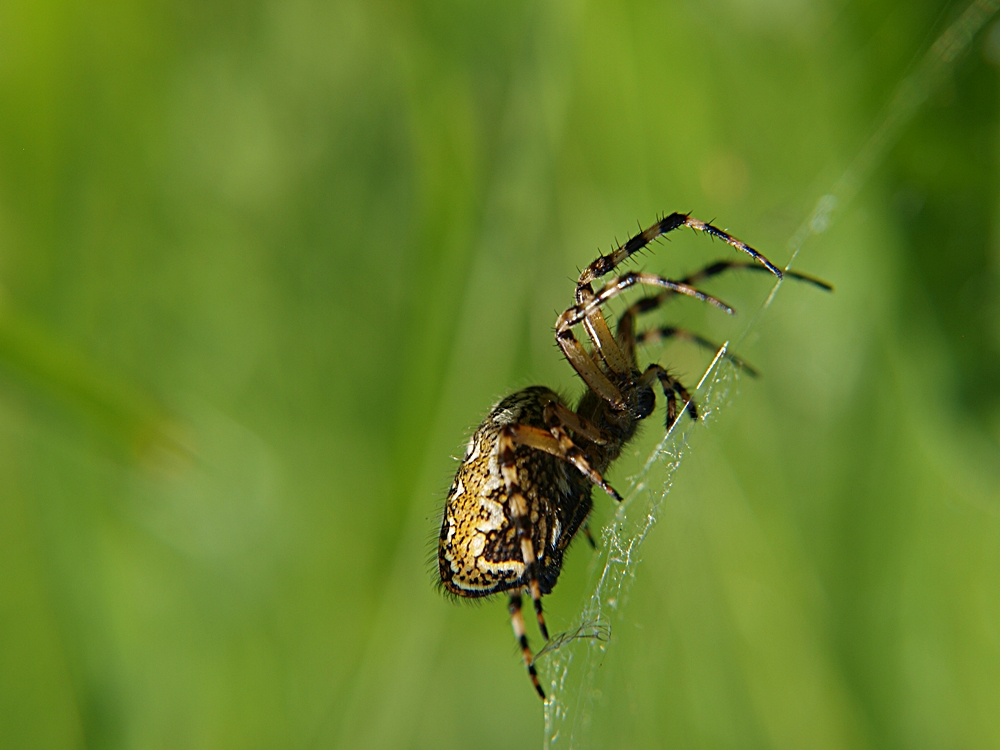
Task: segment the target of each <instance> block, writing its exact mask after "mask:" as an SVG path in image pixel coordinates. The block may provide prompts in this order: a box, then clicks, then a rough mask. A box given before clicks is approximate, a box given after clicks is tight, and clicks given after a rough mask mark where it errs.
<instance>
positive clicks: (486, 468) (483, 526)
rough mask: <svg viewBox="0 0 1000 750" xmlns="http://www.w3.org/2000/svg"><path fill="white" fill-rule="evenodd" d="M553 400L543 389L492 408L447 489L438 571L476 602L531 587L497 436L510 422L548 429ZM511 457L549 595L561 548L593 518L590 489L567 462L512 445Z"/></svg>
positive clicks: (540, 580)
mask: <svg viewBox="0 0 1000 750" xmlns="http://www.w3.org/2000/svg"><path fill="white" fill-rule="evenodd" d="M550 403H560V404H562V401H561V400H560V399H559V396H558V395H556V394H555V393H554V392H553V391H551V390H549V389H548V388H544V387H540V386H538V387H532V388H526V389H524V390H522V391H518V392H517V393H513V394H511V395H510V396H507V397H506V398H504V399H503V400H502V401H500V402H499V403H498V404H497V405H496V406H494V407H493V408H492V409H491V410H490V413H489V415H488V416H487V417H486V419H485V420H484V421H483V423H482V424H481V425H480V426H479V428H478V429H477V430H476V432H475V433H474V434H473V436H472V438H471V439H470V440H469V444H468V447H467V448H466V452H465V457H464V458H463V459H462V463H461V465H460V466H459V468H458V471H457V472H456V474H455V479H454V481H453V482H452V485H451V489H450V490H449V491H448V498H447V501H446V503H445V509H444V518H443V519H442V522H441V534H440V538H439V541H438V573H439V575H440V579H441V583H442V585H443V586H444V587H445V589H447V590H448V591H449V592H451V593H453V594H456V595H458V596H463V597H481V596H489V595H490V594H495V593H499V592H501V591H507V590H510V589H519V588H521V587H523V586H526V585H527V584H528V576H527V571H526V567H525V564H524V558H523V556H522V549H521V541H520V540H519V538H518V532H517V525H516V522H515V517H514V516H515V513H514V512H512V507H511V503H510V499H509V498H508V494H507V489H506V487H505V484H504V479H503V476H502V471H501V450H502V447H501V444H502V442H503V441H502V440H501V433H502V432H503V430H504V428H505V427H506V426H507V425H514V424H517V425H527V426H530V427H536V428H540V429H545V418H544V412H545V407H546V406H547V405H548V404H550ZM513 458H514V466H515V468H516V472H517V478H518V481H519V484H520V489H521V493H522V495H523V498H524V501H525V503H526V506H527V512H526V516H527V521H528V529H529V536H530V538H531V542H532V546H533V548H534V550H535V555H536V559H537V563H536V572H537V577H538V584H539V587H540V589H541V592H542V593H543V594H547V593H549V592H550V591H551V590H552V587H553V586H554V585H555V583H556V580H557V579H558V577H559V572H560V569H561V567H562V558H563V553H564V552H565V550H566V547H567V546H568V545H569V543H570V541H572V538H573V536H574V534H576V532H577V530H578V529H579V528H580V526H581V524H582V523H583V522H584V520H585V519H586V517H587V515H588V514H589V513H590V509H591V507H592V500H591V496H590V495H591V484H590V482H589V481H588V480H587V479H585V478H584V477H583V476H582V475H580V473H579V472H578V471H577V470H576V469H575V468H574V467H573V466H572V465H570V464H569V463H567V462H566V461H564V460H561V459H559V458H557V457H556V456H553V455H550V454H548V453H545V452H543V451H539V450H535V449H534V448H532V447H530V446H528V445H518V446H516V448H514V455H513Z"/></svg>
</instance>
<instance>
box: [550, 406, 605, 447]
mask: <svg viewBox="0 0 1000 750" xmlns="http://www.w3.org/2000/svg"><path fill="white" fill-rule="evenodd" d="M553 415H554V416H553ZM542 419H544V420H545V424H549V420H550V419H558V420H559V422H560V423H562V424H563V426H565V427H569V428H570V429H571V430H573V432H575V433H576V434H577V435H580V436H581V437H583V438H585V439H586V440H588V441H589V442H591V443H596V444H597V445H607V444H608V443H609V442H610V440H611V436H610V435H608V434H607V433H606V432H604V430H602V429H600V428H599V427H597V426H596V425H594V424H591V423H590V421H589V420H586V419H584V418H583V417H581V416H580V415H579V414H577V413H576V412H575V411H573V410H572V409H570V408H569V407H568V406H566V405H565V404H562V403H560V402H558V401H549V403H548V404H546V405H545V410H544V411H543V412H542Z"/></svg>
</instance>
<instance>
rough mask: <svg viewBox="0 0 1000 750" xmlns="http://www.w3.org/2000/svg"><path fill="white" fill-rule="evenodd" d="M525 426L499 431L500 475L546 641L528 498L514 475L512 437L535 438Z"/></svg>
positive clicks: (536, 435)
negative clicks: (505, 489) (505, 488)
mask: <svg viewBox="0 0 1000 750" xmlns="http://www.w3.org/2000/svg"><path fill="white" fill-rule="evenodd" d="M526 427H527V425H506V426H505V427H504V428H503V430H501V432H500V474H501V475H502V476H503V480H504V484H505V485H506V487H507V507H508V509H509V510H510V515H511V520H512V521H513V522H514V528H515V529H517V539H518V542H519V543H520V545H521V560H522V561H523V562H524V572H525V574H526V577H527V579H528V591H529V592H530V593H531V599H532V600H533V601H534V602H535V612H536V613H537V614H538V618H539V623H538V624H539V627H540V628H541V630H542V636H544V638H545V640H548V639H549V635H548V629H547V628H546V627H545V618H544V617H542V614H541V612H542V591H541V589H540V588H539V586H538V559H537V556H536V554H535V545H534V543H533V542H532V541H531V529H530V528H529V519H528V501H527V500H526V499H525V497H524V493H523V492H521V483H520V481H519V480H518V478H517V462H516V461H515V459H514V444H515V442H517V441H516V439H515V436H516V435H518V434H520V435H521V437H522V439H524V440H532V439H535V440H538V439H539V436H538V434H537V433H535V434H534V436H533V437H532V436H530V435H531V433H529V432H528V431H527V430H526V429H525V428H526ZM535 429H536V430H537V431H538V432H539V433H542V435H545V436H546V437H548V438H550V439H551V436H550V435H548V434H547V433H545V431H544V430H542V429H540V428H535Z"/></svg>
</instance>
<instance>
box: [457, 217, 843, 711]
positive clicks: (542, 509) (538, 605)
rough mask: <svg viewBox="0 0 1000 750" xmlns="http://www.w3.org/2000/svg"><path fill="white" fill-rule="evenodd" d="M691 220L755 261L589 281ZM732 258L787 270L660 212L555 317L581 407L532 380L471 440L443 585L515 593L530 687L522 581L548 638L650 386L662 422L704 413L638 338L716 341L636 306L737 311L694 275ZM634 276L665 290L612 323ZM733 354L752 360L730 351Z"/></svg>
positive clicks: (515, 618)
mask: <svg viewBox="0 0 1000 750" xmlns="http://www.w3.org/2000/svg"><path fill="white" fill-rule="evenodd" d="M685 226H686V227H690V228H691V229H694V230H696V231H699V232H704V233H706V234H709V235H711V236H713V237H717V238H719V239H721V240H723V241H724V242H726V243H728V244H729V245H731V246H733V247H734V248H737V249H738V250H741V251H743V252H744V253H746V254H748V255H749V256H750V257H751V258H752V259H753V260H752V261H726V260H722V261H717V262H715V263H712V264H711V265H709V266H706V267H705V268H703V269H702V270H701V271H698V272H697V273H695V274H692V275H691V276H688V277H686V278H684V279H681V280H680V281H671V280H670V279H666V278H663V277H661V276H655V275H653V274H649V273H638V272H629V273H626V274H624V275H622V276H619V277H618V278H617V279H615V280H614V281H612V282H610V283H608V284H606V285H605V286H604V287H603V288H601V289H600V290H599V291H595V290H594V287H593V282H595V281H597V280H598V279H600V278H601V277H602V276H604V275H605V274H608V273H611V272H612V271H613V270H614V269H615V268H616V267H617V266H619V265H620V264H621V263H622V262H624V261H625V260H626V259H628V258H629V257H630V256H631V255H633V254H634V253H635V252H637V251H639V250H641V249H642V248H643V247H645V246H646V245H648V244H649V243H650V242H652V241H653V240H655V239H656V238H657V237H660V236H662V235H664V234H667V233H668V232H671V231H673V230H675V229H678V228H680V227H685ZM736 268H745V269H750V270H756V271H766V272H770V273H772V274H774V276H776V277H777V278H779V279H780V278H782V276H783V274H782V272H781V271H779V270H778V269H777V268H776V267H775V266H774V265H773V264H772V263H771V262H770V261H769V260H768V259H767V258H765V257H764V256H763V255H761V254H760V253H758V252H757V251H756V250H754V249H753V248H752V247H749V246H748V245H746V244H744V243H743V242H741V241H740V240H738V239H736V238H735V237H733V236H732V235H730V234H728V233H726V232H724V231H722V230H721V229H719V228H717V227H714V226H712V225H711V224H706V223H704V222H701V221H698V220H697V219H695V218H693V217H691V216H690V215H688V214H679V213H673V214H670V216H667V217H665V218H663V219H661V220H660V221H658V222H657V223H656V224H654V225H653V226H651V227H649V228H648V229H646V230H644V231H642V232H640V233H639V234H637V235H635V236H634V237H632V238H631V239H629V241H628V242H626V243H625V244H624V245H622V246H621V247H619V248H617V249H616V250H615V251H614V252H612V253H611V254H610V255H602V256H600V257H599V258H597V260H595V261H594V262H593V263H591V264H590V265H589V266H587V268H585V269H584V271H583V272H582V273H581V274H580V277H579V279H578V281H577V283H576V303H575V304H574V305H573V306H572V307H570V308H569V309H568V310H566V311H565V312H564V313H563V314H562V315H560V316H559V317H558V319H557V320H556V325H555V335H556V342H557V343H558V344H559V347H560V348H561V349H562V351H563V354H565V356H566V359H567V360H569V363H570V364H571V365H572V366H573V369H575V370H576V372H577V374H578V375H579V376H580V377H581V378H582V379H583V382H584V383H585V384H586V385H587V390H586V392H585V393H584V394H583V396H582V397H581V399H580V401H579V403H578V404H577V407H576V410H575V411H574V410H572V409H570V408H569V406H567V404H566V403H564V402H563V400H562V399H561V398H560V397H559V396H558V395H557V394H556V393H555V392H553V391H551V390H549V389H548V388H545V387H544V386H534V387H531V388H525V389H523V390H520V391H518V392H516V393H513V394H511V395H510V396H507V397H506V398H504V399H503V400H502V401H500V402H499V403H498V404H497V405H496V406H494V407H493V408H492V409H491V410H490V413H489V415H488V416H487V417H486V419H485V421H484V422H483V423H482V424H481V425H480V426H479V428H478V429H477V430H476V432H475V434H473V436H472V438H471V439H470V440H469V444H468V447H467V449H466V451H465V457H464V458H463V459H462V462H461V465H460V466H459V467H458V472H457V473H456V475H455V480H454V482H453V483H452V485H451V489H450V490H449V492H448V498H447V501H446V503H445V509H444V519H443V521H442V523H441V534H440V537H439V541H438V574H439V576H440V580H441V584H442V586H443V587H444V588H445V589H446V590H447V591H448V592H450V593H452V594H455V595H457V596H462V597H483V596H489V595H491V594H496V593H500V592H503V591H509V592H510V603H509V608H510V616H511V622H512V624H513V628H514V635H515V637H516V638H517V640H518V643H519V645H520V648H521V652H522V654H523V657H524V662H525V665H526V666H527V668H528V673H529V675H530V677H531V681H532V683H533V684H534V686H535V690H537V691H538V694H539V695H540V696H541V697H542V699H543V700H544V698H545V693H544V691H543V690H542V687H541V685H540V684H539V682H538V674H537V672H536V671H535V666H534V663H533V658H532V654H531V650H530V648H529V646H528V638H527V635H526V633H525V626H524V617H523V616H522V614H521V592H522V591H523V590H524V589H527V590H528V592H529V593H530V595H531V599H532V601H533V603H534V609H535V614H536V616H537V619H538V626H539V628H540V630H541V633H542V636H543V637H544V638H545V639H546V640H548V638H549V634H548V628H547V627H546V625H545V618H544V616H543V615H542V596H544V595H545V594H548V593H550V592H551V591H552V588H553V586H555V584H556V580H557V579H558V577H559V572H560V569H561V567H562V559H563V554H564V553H565V551H566V548H567V547H568V546H569V544H570V542H571V541H572V539H573V537H574V536H575V535H576V533H577V531H579V530H580V529H581V527H584V529H585V522H586V519H587V516H588V515H589V513H590V510H591V507H592V505H593V502H592V500H591V497H590V493H591V487H592V486H594V485H596V486H598V487H600V488H601V489H603V490H604V491H605V492H607V493H608V494H609V495H611V497H613V498H614V499H615V500H618V501H620V500H621V499H622V498H621V496H620V495H619V494H618V492H616V491H615V490H614V488H612V487H611V485H609V484H608V483H607V482H606V481H605V480H604V476H603V475H604V472H605V471H606V470H607V469H608V467H609V466H610V465H611V463H612V462H613V461H614V460H615V459H616V458H617V457H618V456H619V455H620V454H621V452H622V448H623V447H624V446H625V444H626V443H627V442H628V441H629V440H631V439H632V437H633V436H634V435H635V433H636V429H637V428H638V426H639V423H640V422H641V421H642V420H643V419H645V418H646V417H648V416H649V415H650V414H651V413H652V412H653V409H654V407H655V405H656V396H655V393H654V386H656V385H657V384H658V385H659V387H660V389H661V390H662V391H663V396H664V399H665V400H666V406H667V409H666V428H667V430H669V429H670V428H671V426H672V425H673V423H674V422H675V421H676V419H677V417H678V415H679V414H680V413H681V412H683V411H684V409H687V412H688V414H689V415H690V416H691V417H692V418H693V419H697V418H698V411H697V407H696V406H695V404H694V402H693V401H692V400H691V396H690V395H689V394H688V391H687V389H686V388H685V387H684V385H683V384H682V383H681V382H680V381H679V380H677V378H675V377H674V376H673V375H671V374H670V373H669V372H667V370H666V369H664V368H663V367H661V366H660V365H658V364H655V363H654V364H650V365H649V366H647V367H646V369H645V370H640V369H639V363H638V359H637V356H636V347H637V344H641V343H647V342H651V341H653V340H658V339H662V338H669V337H677V338H684V339H687V340H690V341H693V342H694V343H696V344H699V345H702V346H705V347H709V348H712V349H716V348H717V347H716V346H715V344H712V343H711V342H709V341H706V340H705V339H703V338H701V337H700V336H697V335H696V334H693V333H691V332H689V331H686V330H684V329H681V328H676V327H662V328H653V329H650V330H647V331H644V332H642V333H639V334H636V331H635V325H636V317H637V316H638V315H639V314H641V313H644V312H648V311H650V310H653V309H655V308H657V307H659V306H660V305H662V304H663V303H664V302H665V301H666V300H668V299H670V298H671V297H673V296H674V295H677V294H681V295H686V296H689V297H694V298H695V299H699V300H701V301H703V302H708V303H709V304H711V305H714V306H715V307H718V308H719V309H721V310H724V311H725V312H727V313H729V314H732V313H733V309H732V308H731V307H729V306H728V305H726V304H725V303H724V302H722V301H720V300H718V299H716V298H715V297H712V296H710V295H708V294H705V293H704V292H701V291H699V290H698V289H696V288H694V287H693V286H692V284H695V283H697V282H699V281H701V280H703V279H707V278H710V277H712V276H715V275H717V274H720V273H722V272H724V271H728V270H730V269H736ZM784 275H787V276H789V277H792V278H797V279H802V280H804V281H808V282H810V283H813V284H815V285H817V286H819V287H821V288H824V289H830V288H831V287H830V286H829V285H828V284H826V283H825V282H823V281H820V280H818V279H815V278H813V277H810V276H806V275H804V274H799V273H794V272H791V271H789V272H786V273H785V274H784ZM635 285H642V286H650V287H659V288H660V290H661V291H660V292H659V293H657V294H655V295H650V296H646V297H643V298H641V299H639V300H638V301H636V302H635V303H634V304H632V305H631V306H629V307H628V309H627V310H626V311H625V312H624V314H623V315H622V316H621V317H620V318H619V320H618V325H617V330H616V332H615V333H614V334H612V333H611V330H610V328H609V327H608V324H607V321H606V320H605V318H604V314H603V313H602V311H601V308H602V307H603V306H604V305H605V303H607V302H608V301H609V300H611V299H613V298H614V297H616V296H618V295H619V294H621V293H622V292H623V291H624V290H626V289H628V288H629V287H632V286H635ZM580 324H582V325H583V327H584V330H585V331H586V332H587V335H588V336H589V337H590V340H591V342H592V343H593V348H592V350H591V351H589V352H588V351H587V350H586V349H584V347H583V346H582V345H581V344H580V342H579V341H578V340H577V338H576V336H575V335H574V334H573V328H574V327H575V326H577V325H580ZM731 359H732V360H734V361H735V362H736V363H737V364H738V365H740V366H743V367H746V365H745V364H744V363H743V362H741V361H740V360H738V359H736V358H735V357H731ZM678 397H679V398H680V401H681V402H682V404H681V407H680V409H678V406H677V400H678ZM585 530H586V529H585ZM588 536H589V533H588Z"/></svg>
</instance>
